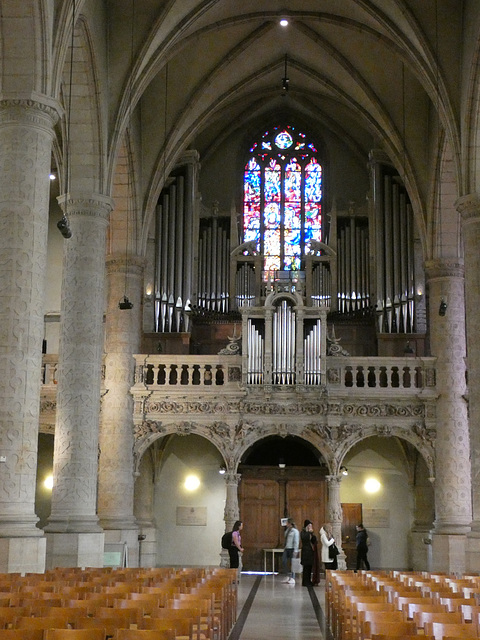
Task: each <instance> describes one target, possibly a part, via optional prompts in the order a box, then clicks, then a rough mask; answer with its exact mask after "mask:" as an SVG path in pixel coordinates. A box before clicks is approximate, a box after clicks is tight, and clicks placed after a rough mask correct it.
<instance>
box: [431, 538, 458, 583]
mask: <svg viewBox="0 0 480 640" xmlns="http://www.w3.org/2000/svg"><path fill="white" fill-rule="evenodd" d="M431 538H432V566H431V571H439V572H440V571H442V572H446V573H455V574H458V575H461V574H463V573H465V567H466V547H467V536H466V534H463V535H462V534H447V533H435V532H433V533H432V535H431Z"/></svg>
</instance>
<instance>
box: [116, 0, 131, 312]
mask: <svg viewBox="0 0 480 640" xmlns="http://www.w3.org/2000/svg"><path fill="white" fill-rule="evenodd" d="M134 24H135V0H132V6H131V32H130V84H129V88H128V105H127V118H126V122H127V123H128V124H129V125H130V128H131V127H132V94H133V47H134V37H133V36H134V32H133V29H134ZM127 133H128V132H127V128H125V136H126V137H127ZM127 172H128V178H127V187H128V192H127V211H126V216H127V220H126V238H125V290H124V294H123V300H120V302H119V303H118V308H119V309H120V310H121V311H125V310H129V309H133V302H130V300H129V299H128V297H127V283H128V221H129V218H130V210H131V209H132V210H133V209H134V207H133V202H132V201H133V197H134V187H133V170H132V168H131V167H129V166H128V164H127ZM132 215H133V213H132Z"/></svg>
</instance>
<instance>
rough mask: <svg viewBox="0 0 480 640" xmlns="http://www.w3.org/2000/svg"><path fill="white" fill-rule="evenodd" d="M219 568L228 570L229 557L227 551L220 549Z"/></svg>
mask: <svg viewBox="0 0 480 640" xmlns="http://www.w3.org/2000/svg"><path fill="white" fill-rule="evenodd" d="M220 566H221V567H222V569H229V568H230V555H229V553H228V550H227V549H222V550H221V551H220Z"/></svg>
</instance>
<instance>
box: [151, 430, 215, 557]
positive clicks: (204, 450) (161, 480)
mask: <svg viewBox="0 0 480 640" xmlns="http://www.w3.org/2000/svg"><path fill="white" fill-rule="evenodd" d="M222 463H223V460H222V458H221V456H220V454H219V453H218V451H217V450H216V448H215V447H214V446H213V445H211V444H210V443H209V442H208V441H207V440H204V439H203V438H201V437H199V436H194V435H190V436H174V437H173V438H172V439H171V440H170V442H169V443H168V444H167V446H166V447H165V451H164V454H163V458H162V464H161V465H160V468H159V471H158V473H157V475H156V481H155V494H154V507H153V509H154V519H155V522H156V524H157V540H158V543H157V544H158V546H157V565H159V566H162V565H219V564H220V552H221V546H220V539H221V537H222V534H223V532H224V531H225V522H224V508H225V491H226V489H225V481H224V479H223V478H224V477H223V476H221V475H220V474H219V472H218V470H219V468H220V465H221V464H222ZM190 474H195V475H197V476H198V478H199V480H200V486H199V488H198V489H197V490H196V491H192V492H189V491H187V490H186V489H185V487H184V482H185V478H186V476H188V475H190ZM177 507H191V508H194V509H198V508H205V509H206V523H205V524H204V525H185V524H177Z"/></svg>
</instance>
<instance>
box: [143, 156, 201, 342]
mask: <svg viewBox="0 0 480 640" xmlns="http://www.w3.org/2000/svg"><path fill="white" fill-rule="evenodd" d="M183 160H184V164H183V165H182V166H181V167H179V168H178V169H177V170H176V171H175V173H174V174H172V175H171V176H170V177H169V181H168V184H167V185H166V186H165V187H164V189H163V190H162V193H161V194H160V198H159V201H158V204H157V207H156V212H155V213H156V218H155V241H156V250H155V287H154V290H155V331H157V332H160V333H169V332H180V331H188V330H189V322H190V319H189V315H188V312H189V310H190V305H191V302H192V297H193V291H192V282H193V278H192V274H193V264H194V251H193V244H194V240H193V239H194V223H195V192H196V180H197V175H196V174H197V170H198V154H197V153H196V152H193V151H192V152H187V153H186V156H185V157H184V159H183Z"/></svg>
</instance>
